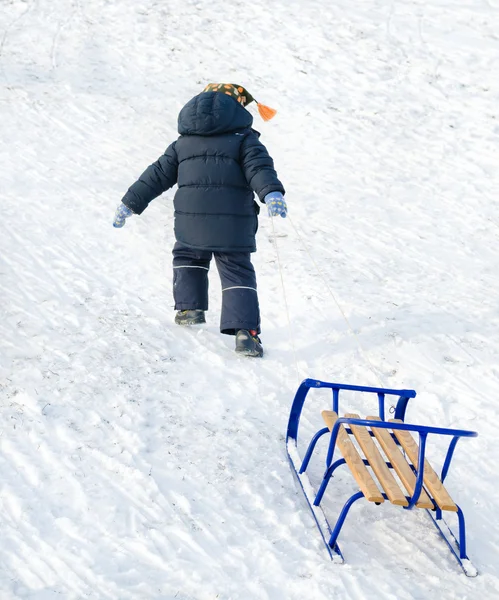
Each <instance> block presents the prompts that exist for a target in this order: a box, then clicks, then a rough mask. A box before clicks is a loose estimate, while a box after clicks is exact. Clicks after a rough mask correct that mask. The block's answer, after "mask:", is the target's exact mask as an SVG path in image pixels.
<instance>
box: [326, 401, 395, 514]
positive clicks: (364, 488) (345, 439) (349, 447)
mask: <svg viewBox="0 0 499 600" xmlns="http://www.w3.org/2000/svg"><path fill="white" fill-rule="evenodd" d="M322 418H323V419H324V422H325V423H326V425H327V427H328V428H329V430H330V431H332V429H333V426H334V424H335V423H336V420H337V419H338V415H337V414H336V413H335V412H334V411H332V410H323V411H322ZM336 444H337V446H338V448H339V449H340V452H341V453H342V455H343V458H344V459H345V462H346V463H347V465H348V466H349V468H350V471H352V475H353V476H354V478H355V481H356V482H357V483H358V485H359V488H360V491H361V492H362V493H363V494H364V496H365V497H366V498H367V500H369V502H376V503H378V504H381V503H382V502H384V501H385V499H384V498H383V496H382V495H381V493H380V491H379V489H378V486H377V485H376V483H375V481H374V479H373V478H372V476H371V474H370V473H369V471H368V470H367V468H366V466H365V464H364V462H363V460H362V458H361V457H360V454H359V453H358V452H357V448H356V447H355V446H354V445H353V443H352V441H351V440H350V437H349V435H348V433H347V432H346V430H345V428H344V427H343V425H340V428H339V430H338V437H337V440H336Z"/></svg>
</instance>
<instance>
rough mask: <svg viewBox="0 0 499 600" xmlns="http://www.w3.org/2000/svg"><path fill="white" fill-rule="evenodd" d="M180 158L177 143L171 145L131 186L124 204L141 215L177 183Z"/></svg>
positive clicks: (124, 198)
mask: <svg viewBox="0 0 499 600" xmlns="http://www.w3.org/2000/svg"><path fill="white" fill-rule="evenodd" d="M177 173H178V157H177V152H176V151H175V142H173V144H170V146H168V148H167V149H166V151H165V153H164V154H163V156H160V157H159V158H158V160H157V161H156V162H154V163H153V164H152V165H149V166H148V167H147V169H146V170H145V171H144V172H143V173H142V175H141V176H140V177H139V178H138V180H137V181H136V182H135V183H134V184H133V185H132V186H130V188H129V189H128V191H127V193H126V194H125V195H124V197H123V199H122V202H123V204H124V205H125V206H128V208H129V209H130V210H133V212H134V213H135V214H137V215H140V214H141V213H143V212H144V210H145V209H146V208H147V207H148V205H149V202H151V200H154V198H157V197H158V196H159V195H160V194H162V193H163V192H166V190H169V189H170V188H171V187H173V186H174V185H175V184H176V183H177Z"/></svg>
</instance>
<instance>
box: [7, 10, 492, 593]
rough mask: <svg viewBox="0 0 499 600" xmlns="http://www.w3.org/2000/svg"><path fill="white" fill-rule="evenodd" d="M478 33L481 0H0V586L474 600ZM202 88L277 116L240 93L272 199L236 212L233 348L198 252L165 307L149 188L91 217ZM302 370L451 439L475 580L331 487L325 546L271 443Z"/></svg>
mask: <svg viewBox="0 0 499 600" xmlns="http://www.w3.org/2000/svg"><path fill="white" fill-rule="evenodd" d="M498 26H499V5H498V3H497V0H489V1H488V2H482V1H481V0H467V1H466V2H458V3H456V2H451V0H425V1H423V0H398V1H397V2H389V1H384V0H358V1H357V2H354V3H352V2H350V1H347V0H335V1H334V2H332V1H331V2H324V1H322V2H321V1H319V0H307V1H306V2H305V0H288V1H286V2H284V1H282V2H271V3H269V2H264V1H263V0H251V2H241V1H239V0H231V1H230V2H229V1H228V0H212V1H210V2H207V1H204V2H203V1H202V0H183V1H182V2H174V1H173V0H164V1H159V0H144V1H142V2H134V1H133V0H122V1H120V2H117V1H116V2H112V1H111V0H88V1H85V2H84V1H81V0H50V1H49V0H25V1H22V0H10V1H8V2H3V3H1V5H0V136H1V144H0V193H1V200H2V203H1V204H2V210H1V219H0V284H1V296H0V347H1V357H0V360H1V362H0V410H1V413H0V417H1V428H0V429H1V435H0V448H1V454H0V475H1V476H0V481H1V483H0V507H1V511H0V514H1V516H0V522H1V531H2V543H1V544H0V565H1V567H0V598H1V599H2V600H4V599H5V600H10V599H13V598H26V599H28V598H29V599H30V600H31V599H33V600H35V599H36V600H48V599H52V598H64V599H82V598H95V599H113V600H114V599H120V600H132V599H133V600H144V599H158V600H159V599H168V600H169V599H174V598H175V599H177V600H211V599H214V598H219V599H223V600H236V599H238V600H260V599H261V600H267V599H268V600H281V599H282V600H295V599H296V600H298V599H300V600H302V599H304V598H305V599H307V600H325V599H326V598H333V597H334V598H338V599H345V600H346V599H349V600H351V599H354V600H358V599H359V600H360V599H363V598H383V599H385V598H386V599H397V600H405V599H413V598H418V599H423V598H424V599H428V598H439V599H451V598H459V599H462V598H468V599H474V598H484V599H492V598H496V597H498V596H499V550H498V544H497V531H496V530H497V519H498V516H499V499H498V483H497V481H498V467H497V456H499V441H498V439H499V436H498V434H497V428H496V425H495V422H496V420H497V409H498V397H497V395H498V392H497V390H498V386H499V368H498V363H497V359H498V355H499V313H498V309H497V298H498V296H499V277H498V272H499V255H498V253H497V243H498V237H499V203H498V200H497V198H498V193H499V176H498V168H497V164H498V151H497V149H498V139H499V126H498V121H497V116H498V108H497V107H498V106H499V79H498V78H497V77H496V75H495V73H496V71H497V60H498V56H499V39H498V38H497V30H498ZM227 80H228V81H234V82H236V83H241V84H242V85H245V86H246V87H247V88H248V89H249V90H250V91H251V93H252V94H253V95H255V96H256V97H257V99H259V100H260V101H262V102H264V103H267V104H269V105H270V106H274V107H276V108H277V109H278V111H279V112H278V116H277V117H276V119H274V121H272V122H270V123H268V124H264V123H262V122H261V121H259V117H258V116H257V115H256V111H254V109H253V107H252V106H251V107H250V110H252V111H254V112H255V126H256V127H257V128H258V129H259V130H260V131H261V132H262V140H263V141H264V143H265V144H266V145H267V147H268V148H269V150H270V152H271V154H272V155H273V156H274V159H275V162H276V167H277V170H278V173H279V175H280V177H281V179H282V180H283V182H284V184H285V186H286V188H287V190H288V193H287V200H288V205H289V210H290V213H289V216H290V218H289V219H287V220H281V219H276V220H275V221H274V222H273V223H272V222H271V221H270V219H269V218H268V217H267V216H266V214H264V212H262V216H261V219H260V231H259V234H258V246H259V251H258V253H257V254H256V255H255V256H254V263H255V266H256V268H257V273H258V283H259V290H260V301H261V308H262V319H263V323H262V327H263V333H262V339H263V342H264V346H265V349H266V356H265V358H264V359H263V360H254V361H252V360H242V359H240V358H238V357H237V356H236V355H235V354H234V352H233V340H232V339H231V338H229V337H226V336H221V335H220V334H219V333H218V319H219V306H220V286H219V282H218V278H217V274H216V271H213V273H211V276H212V279H211V282H212V285H211V310H210V312H209V313H208V323H207V324H206V326H203V327H201V328H199V329H196V330H193V329H190V330H185V329H181V328H179V327H177V326H175V325H174V324H173V308H172V304H173V303H172V297H171V270H170V263H171V254H170V252H171V247H172V244H173V235H172V206H171V200H172V196H173V191H172V192H169V193H166V194H165V195H164V196H163V197H161V198H159V199H158V200H156V201H155V203H153V204H152V205H151V206H150V207H149V209H148V210H147V211H146V212H145V213H144V214H143V215H142V216H141V217H140V218H136V217H134V218H132V219H131V220H130V221H129V222H128V223H127V225H126V227H125V228H124V229H122V230H116V229H113V227H112V226H111V223H112V218H113V214H114V210H115V207H116V205H117V204H118V203H119V201H120V199H121V197H122V195H123V194H124V192H125V191H126V189H127V187H128V186H129V185H130V184H131V183H132V182H133V181H134V180H135V178H136V177H137V176H138V175H139V174H140V173H141V172H142V170H143V169H144V168H145V167H146V166H147V165H148V164H149V163H150V162H152V161H153V160H155V159H156V158H157V157H158V156H159V155H160V154H161V153H162V152H163V151H164V149H165V148H166V146H167V145H168V144H169V143H170V142H171V141H172V140H173V139H174V138H175V135H176V116H177V113H178V110H179V109H180V108H181V107H182V105H183V104H184V103H185V102H186V101H187V100H189V99H190V98H191V97H192V96H193V95H195V94H197V93H198V92H199V91H201V90H202V88H203V87H204V85H205V84H206V83H208V82H211V81H227ZM282 282H283V283H284V290H283V286H282ZM345 317H346V319H345ZM304 377H315V378H319V379H326V380H334V381H343V382H347V383H356V384H366V385H379V384H380V383H381V384H383V385H387V386H390V387H414V388H415V389H416V390H417V391H418V396H417V398H416V399H415V400H413V401H412V404H411V405H410V408H409V412H408V418H409V419H410V420H411V421H415V422H420V423H424V424H437V425H442V426H452V427H462V428H469V429H474V430H477V431H478V432H479V437H478V438H476V439H474V440H470V441H468V440H465V441H463V442H460V447H459V446H458V451H457V453H456V456H455V459H454V465H453V471H451V474H450V476H449V479H448V488H449V490H451V492H452V494H453V496H454V497H455V498H456V500H457V501H458V502H459V503H460V505H461V507H462V508H463V510H464V512H465V514H466V515H467V525H468V537H469V540H468V544H469V548H468V550H469V554H470V556H471V557H472V559H473V562H474V563H475V565H476V566H477V567H478V569H479V570H480V576H479V577H478V578H476V579H473V580H471V579H467V578H466V577H465V576H464V575H463V574H462V573H461V572H460V571H459V569H458V567H457V565H456V563H455V562H454V561H453V560H452V557H451V556H450V554H449V553H448V550H447V548H446V547H445V545H444V544H443V542H442V541H441V539H440V538H439V537H438V536H437V533H436V530H435V529H434V528H433V526H432V525H431V522H430V521H429V520H428V519H427V517H426V515H425V514H424V513H419V512H411V513H406V512H405V511H400V510H398V509H396V508H394V507H390V506H388V507H381V508H376V507H374V506H371V505H368V503H360V502H359V503H358V505H356V506H355V507H354V508H353V509H352V514H351V517H350V520H349V521H347V523H346V525H345V528H344V530H343V533H342V536H341V543H342V549H343V551H344V554H345V557H346V560H347V563H346V564H345V565H344V566H335V565H332V564H331V563H330V562H329V561H328V558H327V554H326V551H325V549H324V548H323V546H322V542H321V540H320V538H319V535H318V533H317V531H316V528H315V525H314V522H313V519H312V517H311V515H310V513H309V512H308V509H307V508H306V506H305V502H304V500H303V497H302V496H301V494H300V493H299V491H298V489H297V485H296V483H295V481H294V479H293V477H292V475H291V471H290V469H289V465H288V462H287V457H286V453H285V447H284V434H285V430H286V421H287V415H288V411H289V407H290V403H291V400H292V398H293V393H294V390H295V389H296V387H297V386H298V384H299V382H300V381H301V380H302V379H303V378H304ZM351 408H355V409H356V410H359V411H360V412H361V413H363V414H366V413H367V411H368V407H364V406H358V405H356V404H355V398H353V399H352V407H351ZM371 410H372V407H371ZM314 418H315V417H314V416H310V417H307V419H310V422H312V421H313V419H314ZM439 449H440V448H439V445H438V443H436V444H435V445H434V446H432V445H430V448H429V455H430V457H432V456H435V463H436V465H438V464H439V460H441V454H440V453H439ZM345 485H346V487H347V488H348V486H349V485H350V484H349V481H348V478H346V479H345ZM347 493H348V492H347V489H345V497H346V494H347ZM340 501H341V502H343V501H344V497H341V498H340V496H334V494H333V498H332V499H331V498H329V499H328V504H327V507H328V508H329V509H330V511H331V513H332V517H334V514H335V511H336V510H337V508H338V502H340Z"/></svg>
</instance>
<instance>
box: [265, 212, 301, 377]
mask: <svg viewBox="0 0 499 600" xmlns="http://www.w3.org/2000/svg"><path fill="white" fill-rule="evenodd" d="M270 222H271V223H272V235H273V237H274V248H275V253H276V257H277V268H278V270H279V276H280V278H281V287H282V295H283V297H284V306H285V308H286V318H287V320H288V332H289V341H290V342H291V347H292V349H293V358H294V361H295V369H296V374H297V376H298V377H299V376H300V370H299V369H298V360H297V358H296V347H295V340H294V337H293V332H292V330H291V319H290V317H289V307H288V299H287V297H286V288H285V287H284V277H283V276H282V269H281V261H280V259H279V249H278V248H277V238H276V234H275V227H274V217H270Z"/></svg>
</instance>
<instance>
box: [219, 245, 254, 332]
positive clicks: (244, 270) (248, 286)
mask: <svg viewBox="0 0 499 600" xmlns="http://www.w3.org/2000/svg"><path fill="white" fill-rule="evenodd" d="M214 256H215V261H216V263H217V268H218V273H219V274H220V280H221V282H222V316H221V319H220V331H221V332H222V333H227V334H229V335H234V334H235V333H236V332H237V330H238V329H248V330H250V329H251V330H255V331H256V332H257V333H260V308H259V306H258V294H257V291H256V275H255V269H254V267H253V265H252V264H251V255H250V253H249V252H231V253H221V252H215V253H214Z"/></svg>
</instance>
